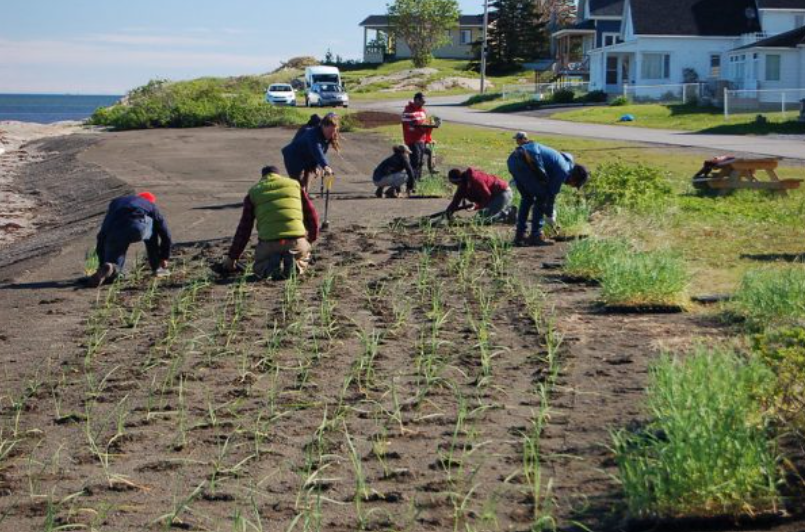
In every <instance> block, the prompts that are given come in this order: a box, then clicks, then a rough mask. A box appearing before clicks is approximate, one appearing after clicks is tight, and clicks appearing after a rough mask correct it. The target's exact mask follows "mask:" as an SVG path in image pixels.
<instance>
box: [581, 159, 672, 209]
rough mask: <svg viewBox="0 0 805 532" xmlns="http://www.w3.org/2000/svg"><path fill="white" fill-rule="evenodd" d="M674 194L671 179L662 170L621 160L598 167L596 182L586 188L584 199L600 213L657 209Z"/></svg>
mask: <svg viewBox="0 0 805 532" xmlns="http://www.w3.org/2000/svg"><path fill="white" fill-rule="evenodd" d="M670 193H671V185H670V183H669V180H668V176H667V175H666V174H664V173H663V171H662V170H660V169H659V168H657V167H655V166H649V165H647V164H642V163H638V164H630V163H626V162H624V161H620V160H616V161H608V162H603V163H601V164H599V165H598V166H597V167H595V170H594V178H593V179H591V180H590V182H589V183H588V184H587V186H585V187H584V195H585V196H586V197H587V200H588V201H589V202H590V205H591V206H592V207H594V208H596V209H601V208H605V207H625V208H629V209H648V208H655V207H656V205H657V204H658V203H662V202H663V201H664V200H665V199H666V197H667V196H669V195H670Z"/></svg>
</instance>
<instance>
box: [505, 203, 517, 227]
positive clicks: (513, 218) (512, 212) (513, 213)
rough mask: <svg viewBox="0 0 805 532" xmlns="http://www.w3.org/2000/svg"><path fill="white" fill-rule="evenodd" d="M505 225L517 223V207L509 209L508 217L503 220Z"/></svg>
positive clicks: (513, 206)
mask: <svg viewBox="0 0 805 532" xmlns="http://www.w3.org/2000/svg"><path fill="white" fill-rule="evenodd" d="M503 223H505V224H506V225H514V224H516V223H517V205H512V206H511V207H510V208H509V212H507V213H506V216H505V217H504V218H503Z"/></svg>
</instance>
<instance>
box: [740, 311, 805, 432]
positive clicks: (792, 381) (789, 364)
mask: <svg viewBox="0 0 805 532" xmlns="http://www.w3.org/2000/svg"><path fill="white" fill-rule="evenodd" d="M752 350H753V352H754V353H755V355H756V356H758V358H759V359H760V360H762V361H763V363H765V364H766V365H767V366H768V367H770V368H771V369H772V370H773V371H774V374H775V375H776V376H777V379H776V382H775V388H774V395H773V397H772V404H773V406H774V413H775V414H777V415H779V416H780V418H781V419H782V420H784V421H785V422H786V423H788V424H789V425H791V426H793V427H794V429H795V430H797V431H798V432H799V433H800V434H802V431H803V430H805V328H803V327H802V326H799V327H782V328H779V329H770V330H766V331H764V332H762V333H760V334H756V335H754V336H753V337H752Z"/></svg>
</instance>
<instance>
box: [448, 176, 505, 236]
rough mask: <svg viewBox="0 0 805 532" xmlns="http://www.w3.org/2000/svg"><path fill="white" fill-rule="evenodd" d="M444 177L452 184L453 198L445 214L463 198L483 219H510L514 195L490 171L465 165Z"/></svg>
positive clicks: (452, 210) (452, 209) (457, 206)
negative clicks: (464, 167) (472, 205)
mask: <svg viewBox="0 0 805 532" xmlns="http://www.w3.org/2000/svg"><path fill="white" fill-rule="evenodd" d="M447 178H448V179H449V180H450V182H451V183H452V184H454V185H456V186H457V187H458V188H457V189H456V193H455V194H454V195H453V201H451V202H450V205H448V207H447V211H446V212H447V216H448V217H450V218H452V216H453V214H454V213H455V212H456V211H457V210H459V209H460V208H461V204H462V202H463V201H465V200H467V201H470V202H471V203H473V204H474V208H475V210H477V211H478V216H479V217H480V218H482V219H483V220H484V221H485V222H488V223H493V222H502V221H510V220H513V215H514V214H515V211H514V208H513V207H512V200H513V198H514V195H513V194H512V190H511V188H510V187H509V184H508V183H507V182H505V181H504V180H502V179H501V178H499V177H497V176H494V175H492V174H487V173H484V172H482V171H480V170H478V169H477V168H467V169H466V170H464V171H463V172H462V171H461V170H459V169H458V168H453V169H452V170H450V172H448V174H447Z"/></svg>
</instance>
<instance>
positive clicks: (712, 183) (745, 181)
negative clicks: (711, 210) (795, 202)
mask: <svg viewBox="0 0 805 532" xmlns="http://www.w3.org/2000/svg"><path fill="white" fill-rule="evenodd" d="M778 163H779V159H776V158H771V157H770V158H763V159H741V158H737V157H733V156H731V155H724V156H721V157H716V158H714V159H709V160H707V161H705V162H704V165H703V166H702V168H701V170H699V171H698V172H697V173H696V175H695V176H693V187H694V188H695V189H696V190H699V191H702V192H714V193H716V194H728V193H730V192H732V191H734V190H738V189H742V188H745V189H752V190H770V191H772V192H776V193H778V194H786V193H787V192H788V191H789V190H792V189H795V188H799V186H800V184H801V183H802V179H780V178H779V176H778V175H777V172H776V170H777V165H778ZM761 170H762V171H765V172H766V174H767V175H768V177H769V180H768V181H761V180H760V179H758V177H757V175H756V173H757V172H758V171H761Z"/></svg>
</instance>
